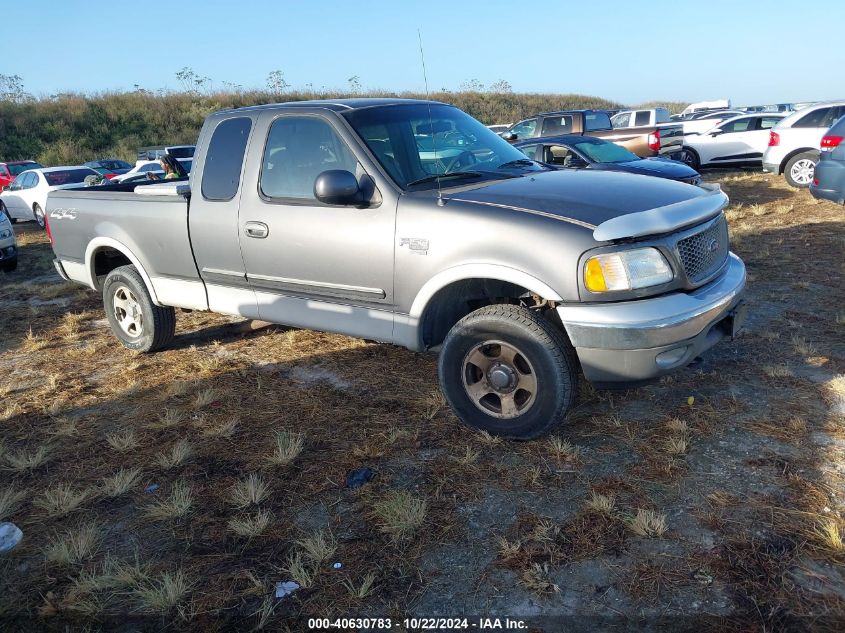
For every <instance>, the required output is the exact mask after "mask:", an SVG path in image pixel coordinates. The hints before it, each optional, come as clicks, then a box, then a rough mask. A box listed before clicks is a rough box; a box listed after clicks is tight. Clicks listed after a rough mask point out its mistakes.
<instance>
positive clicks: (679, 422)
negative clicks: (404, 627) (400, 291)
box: [0, 172, 845, 632]
mask: <svg viewBox="0 0 845 633" xmlns="http://www.w3.org/2000/svg"><path fill="white" fill-rule="evenodd" d="M707 179H708V180H709V181H712V182H720V183H721V184H722V186H723V188H724V189H725V190H726V191H727V193H728V194H729V195H730V197H731V201H732V204H731V207H730V209H729V211H728V218H729V220H730V225H731V232H732V240H733V245H734V246H733V248H734V250H735V251H736V252H738V253H739V254H740V255H741V256H742V257H743V258H744V259H745V261H746V263H747V265H748V270H749V303H750V313H749V321H748V323H747V329H746V330H745V331H744V332H743V334H742V335H741V336H740V337H739V338H738V339H737V340H736V341H734V342H733V343H730V342H725V343H722V344H721V345H720V346H718V347H717V348H715V349H714V350H712V351H711V353H709V354H708V355H707V356H706V357H705V358H704V359H703V360H701V361H700V362H698V363H697V364H696V365H695V366H693V367H690V368H688V369H686V370H684V371H682V372H680V373H678V374H677V375H674V376H672V377H668V378H665V379H663V380H662V381H660V382H659V383H656V384H654V385H651V386H649V387H645V388H642V389H639V390H634V391H628V392H612V393H611V392H596V391H593V390H592V389H590V388H589V387H586V386H585V387H583V388H582V389H581V394H580V401H579V404H578V406H577V408H576V409H575V411H574V412H573V413H572V414H571V415H570V417H569V418H568V419H567V420H566V422H565V423H564V424H562V425H561V426H560V427H559V428H558V430H557V431H556V433H555V434H554V435H553V436H551V437H549V438H546V439H542V440H538V441H534V442H527V443H513V442H505V441H499V440H497V439H495V438H492V437H490V436H486V435H483V434H479V433H475V432H472V431H470V430H468V429H466V428H464V427H462V426H461V425H460V424H459V423H458V421H457V420H456V418H455V417H454V416H453V415H452V414H451V412H450V411H449V410H448V409H447V408H446V407H445V406H444V401H443V399H442V397H441V396H440V395H439V392H438V389H437V382H436V375H435V358H434V356H431V355H421V354H414V353H411V352H409V351H406V350H403V349H399V348H394V347H390V346H387V345H381V344H376V343H371V342H367V341H362V340H357V339H351V338H347V337H344V336H338V335H333V334H323V333H317V332H310V331H303V330H291V329H285V328H281V327H272V326H265V327H256V328H253V327H251V326H250V324H248V323H246V322H243V321H239V320H235V319H230V318H228V317H223V316H218V315H212V314H205V313H190V314H188V313H180V314H179V316H178V322H177V338H176V340H175V342H174V344H173V345H172V346H171V348H170V349H168V350H166V351H164V352H161V353H158V354H154V355H138V354H136V353H133V352H130V351H128V350H125V349H123V348H122V347H121V346H120V345H119V344H118V342H117V341H116V339H114V338H113V337H112V336H111V335H110V333H109V330H108V327H107V325H106V322H105V320H104V315H103V311H102V305H101V300H100V297H99V296H97V295H96V294H95V293H93V292H91V291H88V290H86V289H84V288H82V287H79V286H74V285H70V284H65V283H62V282H61V281H60V280H59V278H58V277H57V276H56V274H55V273H54V272H53V270H52V265H51V257H52V252H51V250H50V246H49V243H48V241H47V239H46V237H45V235H44V234H43V233H42V232H40V231H38V230H36V227H34V226H32V225H31V223H30V224H28V225H20V224H19V225H16V229H17V231H18V239H19V245H20V266H19V269H18V271H17V272H15V273H11V274H8V275H3V274H2V273H0V375H2V380H0V428H2V432H0V438H2V443H0V521H12V522H14V523H15V524H16V525H18V526H19V527H20V528H21V529H22V530H23V532H24V539H23V541H22V542H21V544H20V545H19V546H18V547H17V548H15V549H14V550H13V551H12V552H10V553H8V554H5V555H0V629H2V630H4V631H12V630H23V631H35V630H39V631H41V630H44V631H52V630H54V631H65V630H82V629H88V630H97V629H102V630H120V631H134V630H160V629H162V628H170V629H172V630H183V629H185V630H202V631H206V632H211V631H218V630H231V629H244V630H250V629H256V630H258V629H262V628H266V629H267V630H274V631H278V630H282V631H284V630H290V631H302V630H306V627H307V618H308V617H314V616H347V617H351V616H362V617H363V616H385V617H387V616H390V617H393V618H401V617H403V616H405V615H417V616H431V615H442V616H457V615H472V616H490V615H498V616H505V615H512V616H522V617H533V616H538V617H542V616H562V617H563V618H564V619H563V620H557V622H558V624H549V625H548V627H547V628H546V629H545V630H548V631H558V630H562V629H563V628H566V630H570V631H580V630H583V631H589V630H598V629H602V628H604V627H610V626H612V625H613V624H614V623H617V624H618V623H619V622H620V621H622V620H623V619H627V620H628V621H629V622H635V623H638V626H641V627H642V628H645V629H651V630H696V631H704V630H723V631H739V630H747V631H779V630H799V631H800V630H831V631H834V630H838V631H842V630H843V628H845V336H843V329H845V287H843V281H842V275H843V266H844V265H845V256H843V253H845V212H843V208H842V207H839V206H835V205H833V204H830V203H821V202H816V201H815V200H813V199H812V198H811V197H810V195H809V194H808V193H807V192H806V191H795V190H792V189H790V188H789V187H788V186H786V184H785V183H784V182H783V179H782V178H775V177H766V176H764V175H762V174H756V173H754V174H752V173H746V172H719V173H712V174H710V175H708V177H707ZM364 466H366V467H370V468H372V469H373V470H374V471H375V473H376V476H375V478H374V479H373V480H372V481H370V482H369V483H367V484H365V485H364V486H362V487H360V488H358V489H356V490H350V489H347V488H346V487H345V478H346V475H347V473H348V472H349V471H350V470H352V469H355V468H360V467H364ZM336 562H340V563H341V567H340V568H339V569H338V568H336V565H335V563H336ZM287 580H295V581H296V582H298V583H299V584H300V585H301V588H300V589H299V590H298V591H296V592H295V593H293V594H292V595H290V596H288V597H286V598H284V599H283V600H278V601H277V600H275V599H274V597H273V592H274V586H275V584H276V583H277V582H279V581H287ZM547 621H548V622H552V620H547ZM536 622H538V624H537V626H538V627H541V626H543V625H542V622H543V620H537V621H536ZM561 622H565V624H566V625H565V627H563V626H562V625H561V624H560V623H561Z"/></svg>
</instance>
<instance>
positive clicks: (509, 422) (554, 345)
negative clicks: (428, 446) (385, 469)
mask: <svg viewBox="0 0 845 633" xmlns="http://www.w3.org/2000/svg"><path fill="white" fill-rule="evenodd" d="M438 372H439V376H440V387H441V389H442V390H443V394H444V395H445V396H446V400H447V401H448V402H449V405H450V406H451V407H452V409H453V410H454V411H455V413H456V414H457V415H458V417H459V418H460V419H461V420H462V421H463V422H464V423H465V424H467V425H469V426H471V427H474V428H476V429H481V430H484V431H487V432H488V433H490V434H492V435H498V436H502V437H509V438H514V439H520V440H527V439H532V438H535V437H539V436H540V435H544V434H545V433H548V432H549V431H550V430H551V429H552V428H554V427H555V426H556V425H557V424H558V423H559V422H560V421H561V420H563V418H564V417H565V416H566V414H567V412H568V411H569V409H570V408H571V407H572V405H573V403H574V401H575V394H576V387H577V380H578V371H577V364H576V362H575V358H574V354H573V350H572V347H571V346H570V345H569V344H568V342H567V340H566V338H565V337H564V336H563V334H562V333H561V332H560V331H559V330H558V329H556V328H555V327H554V325H552V323H550V322H549V321H547V320H546V319H544V318H543V317H542V316H540V315H539V314H537V313H536V312H532V311H531V310H529V309H528V308H525V307H522V306H515V305H508V304H502V305H492V306H487V307H484V308H481V309H479V310H476V311H475V312H472V313H470V314H468V315H467V316H465V317H464V318H463V319H461V320H460V321H458V323H457V324H455V326H454V327H453V328H452V329H451V331H450V332H449V334H448V335H447V336H446V340H445V341H444V342H443V347H442V349H441V351H440V358H439V360H438Z"/></svg>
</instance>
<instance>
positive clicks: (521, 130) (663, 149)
mask: <svg viewBox="0 0 845 633" xmlns="http://www.w3.org/2000/svg"><path fill="white" fill-rule="evenodd" d="M617 116H618V115H617ZM563 134H581V135H583V136H595V137H596V138H601V139H604V140H605V141H610V142H611V143H616V144H617V145H621V146H622V147H624V148H625V149H627V150H628V151H630V152H633V153H634V154H636V155H637V156H640V157H641V158H648V157H649V156H669V155H671V154H674V153H675V152H679V151H680V150H681V149H683V142H684V129H683V126H681V124H680V123H655V124H653V125H637V126H633V127H629V126H626V127H620V128H616V127H614V126H613V125H612V124H611V121H610V117H609V116H608V115H607V112H604V111H603V110H563V111H561V112H544V113H542V114H537V115H535V116H533V117H531V118H529V119H525V120H523V121H518V122H517V123H514V124H513V125H512V126H511V127H510V128H508V130H507V131H505V132H503V133H502V137H503V138H505V139H507V140H508V141H510V142H514V141H524V140H526V139H529V138H535V137H539V136H561V135H563Z"/></svg>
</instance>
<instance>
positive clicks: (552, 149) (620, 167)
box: [514, 134, 701, 185]
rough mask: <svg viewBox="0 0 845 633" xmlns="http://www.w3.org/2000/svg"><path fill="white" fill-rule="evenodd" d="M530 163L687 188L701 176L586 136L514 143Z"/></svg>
mask: <svg viewBox="0 0 845 633" xmlns="http://www.w3.org/2000/svg"><path fill="white" fill-rule="evenodd" d="M514 146H515V147H517V148H519V149H520V150H521V151H522V153H523V154H525V155H526V156H528V158H531V159H532V160H536V161H540V162H541V163H547V164H549V165H555V166H561V167H564V168H567V167H568V168H572V169H595V170H598V171H624V172H627V173H629V174H643V175H646V176H656V177H658V178H668V179H670V180H677V181H679V182H685V183H687V184H690V185H699V184H701V175H700V174H699V173H698V172H697V171H695V170H694V169H693V168H692V167H689V166H687V165H685V164H683V163H681V162H678V161H675V160H668V159H666V158H640V157H639V156H637V155H636V154H634V153H633V152H629V151H628V150H627V149H625V148H624V147H620V146H619V145H617V144H616V143H609V142H608V141H604V140H602V139H600V138H593V137H589V136H576V135H572V134H567V135H564V136H549V137H545V138H533V139H530V140H527V141H521V142H517V143H514Z"/></svg>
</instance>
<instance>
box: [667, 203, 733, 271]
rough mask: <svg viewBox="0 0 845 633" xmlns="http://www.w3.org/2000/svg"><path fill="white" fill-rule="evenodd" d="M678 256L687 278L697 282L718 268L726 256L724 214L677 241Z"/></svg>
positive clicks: (726, 239) (726, 241)
mask: <svg viewBox="0 0 845 633" xmlns="http://www.w3.org/2000/svg"><path fill="white" fill-rule="evenodd" d="M678 256H679V257H680V259H681V264H682V265H683V267H684V272H685V273H686V276H687V279H689V280H690V282H691V283H693V284H697V283H700V282H702V281H704V280H705V279H707V278H708V277H710V276H711V275H712V274H713V273H715V272H716V271H717V270H719V269H720V268H721V267H722V265H723V264H724V263H725V260H726V259H727V258H728V223H727V221H726V220H725V217H724V216H721V217H719V219H718V220H717V221H716V222H714V223H713V224H711V225H710V226H708V227H707V228H706V229H704V230H702V231H699V232H698V233H694V234H693V235H690V236H689V237H685V238H684V239H682V240H680V241H679V242H678Z"/></svg>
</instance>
